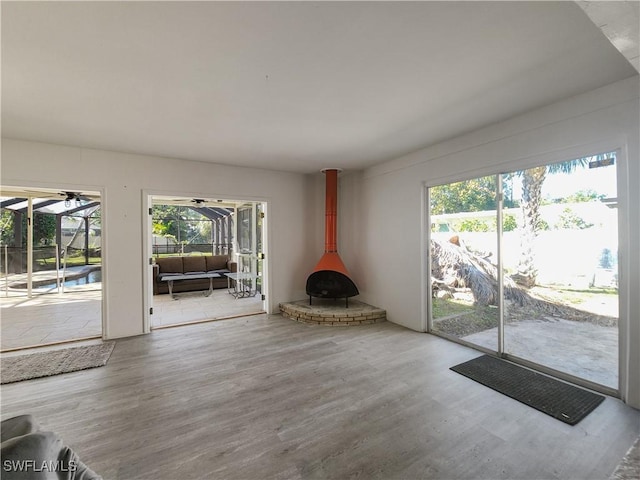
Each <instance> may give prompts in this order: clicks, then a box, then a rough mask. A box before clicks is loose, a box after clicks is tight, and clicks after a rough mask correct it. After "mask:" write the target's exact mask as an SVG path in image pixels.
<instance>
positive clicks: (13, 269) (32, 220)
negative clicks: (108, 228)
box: [0, 186, 103, 351]
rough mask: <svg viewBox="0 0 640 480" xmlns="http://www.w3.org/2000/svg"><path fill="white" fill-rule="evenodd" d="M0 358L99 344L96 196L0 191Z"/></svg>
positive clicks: (99, 219)
mask: <svg viewBox="0 0 640 480" xmlns="http://www.w3.org/2000/svg"><path fill="white" fill-rule="evenodd" d="M0 207H1V220H0V221H1V229H0V233H1V237H0V271H1V272H2V273H1V275H2V277H1V282H2V284H1V287H0V292H1V293H0V307H1V309H2V351H10V350H18V349H24V348H30V347H38V346H44V345H52V344H58V343H66V342H72V341H79V340H85V339H95V338H100V337H102V330H103V329H102V269H101V267H102V234H103V228H102V215H101V195H100V193H99V192H97V191H69V190H65V189H60V190H55V189H38V188H24V187H10V186H3V187H1V192H0Z"/></svg>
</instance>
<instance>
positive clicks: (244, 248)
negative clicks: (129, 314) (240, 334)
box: [148, 195, 267, 329]
mask: <svg viewBox="0 0 640 480" xmlns="http://www.w3.org/2000/svg"><path fill="white" fill-rule="evenodd" d="M149 204H150V210H149V213H150V215H149V218H150V223H149V228H150V230H151V231H150V233H149V238H150V243H151V245H150V252H151V257H150V268H149V285H150V288H149V289H148V290H149V292H148V295H149V326H150V328H151V329H157V328H166V327H172V326H177V325H184V324H189V323H199V322H204V321H212V320H221V319H226V318H235V317H238V316H245V315H254V314H259V313H264V312H265V311H266V299H267V297H266V289H267V286H266V271H265V270H266V262H265V261H264V258H265V254H264V252H265V249H266V238H265V222H266V204H265V203H264V202H258V201H246V200H229V199H219V198H188V197H181V196H166V195H152V196H150V197H149Z"/></svg>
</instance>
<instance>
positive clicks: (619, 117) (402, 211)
mask: <svg viewBox="0 0 640 480" xmlns="http://www.w3.org/2000/svg"><path fill="white" fill-rule="evenodd" d="M639 117H640V109H639V82H638V77H634V78H631V79H627V80H624V81H621V82H618V83H615V84H612V85H609V86H606V87H603V88H600V89H597V90H594V91H592V92H588V93H586V94H583V95H579V96H576V97H572V98H569V99H566V100H563V101H561V102H558V103H555V104H553V105H549V106H547V107H545V108H542V109H539V110H536V111H532V112H529V113H527V114H524V115H522V116H519V117H516V118H513V119H511V120H509V121H506V122H503V123H500V124H495V125H491V126H488V127H486V128H483V129H481V130H478V131H475V132H472V133H469V134H466V135H463V136H461V137H458V138H455V139H452V140H450V141H447V142H443V143H441V144H438V145H434V146H431V147H428V148H425V149H423V150H420V151H418V152H415V153H413V154H411V155H407V156H404V157H402V158H398V159H395V160H393V161H390V162H386V163H384V164H381V165H378V166H375V167H372V168H369V169H368V170H366V171H365V172H364V173H363V174H362V175H351V176H349V178H348V179H347V178H342V182H343V189H342V190H341V193H342V194H343V195H342V203H343V204H344V203H348V202H354V203H357V204H358V205H359V208H360V213H359V215H357V217H358V218H357V222H354V223H350V220H349V219H346V218H344V217H342V218H341V219H340V228H341V229H342V232H343V236H347V237H351V238H357V239H358V241H357V242H345V243H343V245H342V250H341V254H342V255H343V257H345V259H346V258H352V259H354V260H353V261H352V263H351V265H352V266H353V272H352V274H353V276H354V280H355V281H356V283H357V284H358V286H359V287H360V292H361V296H360V298H361V299H362V300H363V301H365V302H368V303H371V304H373V305H376V306H379V307H381V308H384V309H386V310H387V318H388V319H389V320H390V321H392V322H395V323H398V324H400V325H404V326H406V327H408V328H411V329H414V330H418V331H424V330H425V315H424V313H423V310H424V308H425V306H424V305H423V299H425V298H428V295H423V293H424V292H425V291H427V285H426V282H425V281H424V279H425V278H426V271H425V270H426V269H425V267H424V256H425V248H424V245H423V242H424V223H425V215H426V209H425V207H424V190H425V188H424V186H425V184H429V185H435V184H440V183H446V182H449V181H455V180H462V179H465V178H471V177H474V176H478V175H482V174H492V173H497V172H500V171H511V170H515V169H522V168H527V167H530V166H533V165H538V164H544V163H549V162H558V161H563V160H570V159H573V158H577V157H580V156H584V155H587V154H592V153H599V152H603V151H610V150H614V149H616V148H620V149H621V155H620V158H619V162H618V169H619V178H620V182H619V183H620V185H619V188H618V191H619V198H620V208H621V214H622V215H623V221H622V222H621V232H620V246H621V252H622V254H623V255H624V258H621V262H620V269H621V272H620V273H621V279H623V285H624V286H625V287H626V289H623V290H621V292H620V297H621V303H622V305H621V307H622V308H621V312H620V331H621V345H620V347H621V352H622V359H621V379H622V396H623V398H625V399H626V400H627V402H628V403H629V404H631V405H633V406H635V407H637V408H640V384H639V383H640V372H639V365H640V300H639V299H640V293H639V292H640V256H639V250H640V249H639V246H640V208H639V206H640V196H639V195H640V193H639V192H640V161H639V157H640V153H639V138H638V137H639V129H640V125H639ZM347 183H353V184H355V186H351V187H350V188H349V190H346V189H344V186H345V184H347ZM348 266H349V264H348ZM425 301H426V300H425Z"/></svg>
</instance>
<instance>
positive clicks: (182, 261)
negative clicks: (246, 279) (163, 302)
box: [153, 255, 238, 295]
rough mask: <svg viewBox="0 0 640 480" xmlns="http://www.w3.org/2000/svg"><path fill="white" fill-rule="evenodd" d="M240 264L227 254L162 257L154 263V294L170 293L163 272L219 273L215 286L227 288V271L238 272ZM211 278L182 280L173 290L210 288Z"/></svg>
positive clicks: (183, 290) (195, 275)
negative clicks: (162, 278)
mask: <svg viewBox="0 0 640 480" xmlns="http://www.w3.org/2000/svg"><path fill="white" fill-rule="evenodd" d="M237 270H238V264H237V263H236V262H232V261H231V260H230V259H229V257H228V256H227V255H189V256H184V257H161V258H156V259H155V264H154V265H153V294H154V295H160V294H165V293H169V285H168V282H167V281H162V280H160V277H161V276H162V275H163V274H172V273H173V274H187V275H188V274H192V275H194V277H197V275H198V274H205V273H219V274H220V277H218V278H214V279H213V288H214V289H215V288H227V277H226V276H225V275H224V274H225V273H230V272H236V271H237ZM208 289H209V278H194V279H189V280H181V281H179V282H175V284H174V285H173V292H174V293H176V292H192V291H197V290H208Z"/></svg>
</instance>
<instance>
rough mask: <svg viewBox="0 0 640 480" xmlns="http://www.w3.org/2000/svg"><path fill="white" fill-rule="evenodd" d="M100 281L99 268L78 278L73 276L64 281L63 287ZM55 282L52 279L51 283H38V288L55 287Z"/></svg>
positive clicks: (100, 273)
mask: <svg viewBox="0 0 640 480" xmlns="http://www.w3.org/2000/svg"><path fill="white" fill-rule="evenodd" d="M101 281H102V271H101V270H93V271H91V272H89V273H88V274H87V275H84V276H82V277H79V278H74V279H73V280H67V281H66V282H64V286H65V287H75V286H78V285H88V284H90V283H99V282H101ZM56 286H57V285H56V282H55V281H53V282H51V283H46V284H44V285H39V286H38V288H56Z"/></svg>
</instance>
